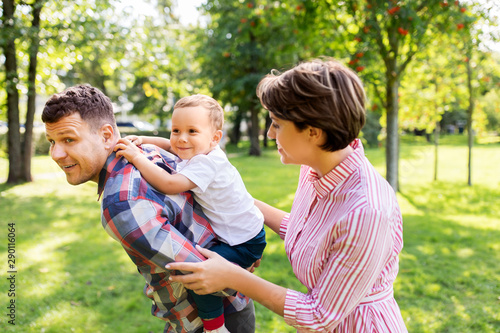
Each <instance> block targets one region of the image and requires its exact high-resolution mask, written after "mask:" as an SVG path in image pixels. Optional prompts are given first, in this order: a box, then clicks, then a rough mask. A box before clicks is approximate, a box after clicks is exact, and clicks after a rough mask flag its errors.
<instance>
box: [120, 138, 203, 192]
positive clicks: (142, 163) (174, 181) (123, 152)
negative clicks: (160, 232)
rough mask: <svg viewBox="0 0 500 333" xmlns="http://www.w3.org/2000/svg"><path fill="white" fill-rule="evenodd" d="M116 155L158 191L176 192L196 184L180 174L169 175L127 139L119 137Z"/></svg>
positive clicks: (188, 188) (186, 189) (191, 187)
mask: <svg viewBox="0 0 500 333" xmlns="http://www.w3.org/2000/svg"><path fill="white" fill-rule="evenodd" d="M115 151H116V156H118V157H120V156H123V157H125V158H126V159H127V160H128V161H129V162H130V163H132V164H133V165H134V166H135V167H136V168H137V169H138V170H139V171H140V172H141V174H142V176H143V177H144V179H146V181H147V182H148V183H150V184H151V185H153V187H154V188H156V189H157V190H158V191H160V192H162V193H165V194H177V193H180V192H185V191H188V190H191V189H193V188H195V187H196V184H195V183H193V182H192V181H190V180H189V179H188V178H186V177H185V176H183V175H181V174H173V175H171V174H170V173H168V172H167V171H165V170H164V169H162V168H161V167H159V166H158V165H156V164H154V163H153V162H152V161H150V160H149V159H148V158H147V157H146V156H145V155H143V154H142V153H141V151H140V149H139V148H138V147H137V146H136V145H135V144H134V143H132V142H131V141H129V140H127V139H120V140H119V141H118V143H117V144H116V146H115Z"/></svg>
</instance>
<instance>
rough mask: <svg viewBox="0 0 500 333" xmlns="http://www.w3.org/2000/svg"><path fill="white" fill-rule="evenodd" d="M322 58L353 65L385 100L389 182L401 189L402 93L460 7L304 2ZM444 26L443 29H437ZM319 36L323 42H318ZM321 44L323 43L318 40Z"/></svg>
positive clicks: (380, 0) (440, 0) (427, 2)
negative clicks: (409, 73)
mask: <svg viewBox="0 0 500 333" xmlns="http://www.w3.org/2000/svg"><path fill="white" fill-rule="evenodd" d="M305 2H306V6H305V8H306V10H307V11H308V12H309V15H312V16H314V17H316V21H315V24H314V27H315V29H316V31H318V32H319V35H320V36H319V37H321V38H322V40H323V41H324V40H328V41H329V42H327V43H325V42H323V43H322V44H321V45H323V46H322V49H323V52H321V49H319V50H318V51H320V52H321V53H323V54H329V53H328V52H330V53H335V54H337V55H339V57H341V58H343V59H345V58H347V61H349V64H350V66H351V67H352V68H353V70H355V71H357V72H358V73H359V74H360V75H361V76H362V78H363V80H364V81H365V82H366V83H367V86H369V88H370V90H371V96H372V97H373V98H375V99H378V100H380V101H381V105H382V106H383V107H384V109H385V113H386V118H385V123H386V132H387V138H386V169H387V170H386V178H387V180H388V182H389V183H390V184H391V186H392V187H393V188H394V189H395V190H398V189H399V89H400V84H401V80H402V77H403V75H404V73H405V71H406V69H407V67H408V65H409V64H410V63H411V62H412V60H413V59H414V58H415V56H416V54H417V53H418V52H420V51H421V50H422V49H424V48H425V47H426V46H427V45H428V44H429V43H430V42H431V41H432V40H433V39H434V37H435V36H436V34H439V33H447V32H449V31H450V30H453V29H456V27H455V24H454V22H453V18H454V17H456V16H458V15H459V14H460V8H461V7H460V3H459V2H458V1H455V2H454V3H453V4H452V3H448V1H447V0H413V1H404V0H400V1H398V0H389V1H387V0H366V1H361V0H345V1H342V2H340V1H338V2H335V1H328V0H323V1H305ZM436 27H439V29H436ZM319 37H318V38H319ZM316 40H318V39H316Z"/></svg>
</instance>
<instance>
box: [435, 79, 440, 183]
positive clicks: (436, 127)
mask: <svg viewBox="0 0 500 333" xmlns="http://www.w3.org/2000/svg"><path fill="white" fill-rule="evenodd" d="M438 92H439V85H438V84H437V82H436V96H437V94H438ZM437 110H438V104H437V100H435V103H434V112H437ZM440 132H441V124H440V120H436V126H435V127H434V181H437V179H438V148H439V134H440Z"/></svg>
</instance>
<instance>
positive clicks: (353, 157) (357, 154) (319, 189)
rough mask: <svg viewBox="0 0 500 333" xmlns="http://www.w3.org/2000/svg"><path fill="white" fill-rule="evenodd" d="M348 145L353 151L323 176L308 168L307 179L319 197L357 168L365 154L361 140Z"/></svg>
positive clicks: (330, 190)
mask: <svg viewBox="0 0 500 333" xmlns="http://www.w3.org/2000/svg"><path fill="white" fill-rule="evenodd" d="M350 146H351V147H352V148H353V149H354V151H353V152H352V153H351V154H350V155H349V156H347V157H346V158H345V159H344V160H343V161H342V162H340V164H339V165H337V166H336V167H335V168H333V169H332V170H331V171H330V172H328V173H327V174H326V175H324V176H323V177H321V178H320V177H319V176H318V174H317V173H316V172H315V171H313V170H312V169H310V170H309V175H308V180H309V181H310V182H311V183H312V185H313V187H314V190H315V192H316V196H317V197H318V198H319V199H321V198H323V197H324V196H326V195H327V194H328V193H330V192H332V191H333V189H334V188H335V187H336V186H338V185H339V184H340V183H342V182H343V181H344V180H345V179H346V178H347V177H348V176H349V175H351V174H352V173H353V172H354V171H355V170H357V169H358V168H359V165H360V164H361V161H362V159H363V158H364V156H365V151H364V149H363V145H362V143H361V140H359V139H356V140H354V141H353V142H351V144H350Z"/></svg>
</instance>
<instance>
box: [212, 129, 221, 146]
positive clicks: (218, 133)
mask: <svg viewBox="0 0 500 333" xmlns="http://www.w3.org/2000/svg"><path fill="white" fill-rule="evenodd" d="M221 139H222V131H221V130H217V131H215V133H214V136H213V137H212V142H211V144H210V145H211V146H212V147H215V146H217V145H218V144H219V142H220V140H221Z"/></svg>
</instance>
